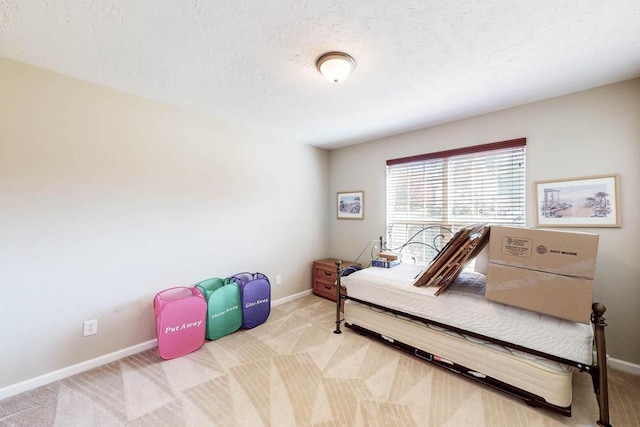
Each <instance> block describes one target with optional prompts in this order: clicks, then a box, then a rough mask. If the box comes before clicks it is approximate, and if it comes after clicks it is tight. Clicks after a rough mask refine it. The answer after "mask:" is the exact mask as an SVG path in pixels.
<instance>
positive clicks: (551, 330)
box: [341, 263, 593, 365]
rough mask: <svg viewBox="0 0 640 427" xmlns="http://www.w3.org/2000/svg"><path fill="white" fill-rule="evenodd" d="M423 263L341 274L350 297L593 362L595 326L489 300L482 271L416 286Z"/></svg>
mask: <svg viewBox="0 0 640 427" xmlns="http://www.w3.org/2000/svg"><path fill="white" fill-rule="evenodd" d="M423 269H424V267H423V266H419V265H414V264H404V263H402V264H400V265H397V266H395V267H392V268H380V267H370V268H365V269H362V270H359V271H357V272H355V273H352V274H350V275H348V276H345V277H343V278H341V284H342V286H344V287H346V289H347V295H348V296H349V297H350V298H356V299H359V300H362V301H366V302H371V303H374V304H377V305H380V306H383V307H387V308H390V309H393V310H396V311H399V312H403V313H408V314H411V315H414V316H418V317H422V318H425V319H428V320H432V321H435V322H439V323H442V324H446V325H449V326H453V327H456V328H459V329H463V330H465V331H469V332H473V333H476V334H480V335H483V336H486V337H490V338H493V339H497V340H500V341H504V342H507V343H512V344H515V345H517V346H521V347H524V348H527V349H532V350H536V351H539V352H542V353H545V354H549V355H553V356H556V357H559V358H563V359H567V360H568V361H573V362H576V363H581V364H585V365H591V364H592V360H593V344H592V343H593V329H592V327H591V326H590V325H585V324H582V323H576V322H571V321H568V320H563V319H559V318H556V317H551V316H547V315H544V314H539V313H535V312H532V311H529V310H524V309H520V308H517V307H511V306H507V305H504V304H500V303H496V302H493V301H489V300H486V299H484V297H483V294H484V293H483V290H482V288H481V286H477V283H478V279H479V278H484V276H483V275H481V274H479V273H470V274H464V275H461V277H462V279H463V280H462V281H461V282H460V283H457V284H456V285H455V286H454V285H452V287H450V289H449V290H447V292H445V293H443V294H441V295H439V296H435V295H434V293H435V291H436V290H437V289H436V288H433V287H416V286H413V283H414V282H415V280H416V279H417V278H418V276H419V275H420V273H421V272H422V270H423Z"/></svg>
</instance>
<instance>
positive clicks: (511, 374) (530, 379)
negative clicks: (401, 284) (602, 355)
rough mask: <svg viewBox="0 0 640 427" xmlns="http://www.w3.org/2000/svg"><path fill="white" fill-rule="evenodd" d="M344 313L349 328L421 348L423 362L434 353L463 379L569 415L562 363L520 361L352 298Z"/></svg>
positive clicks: (568, 378) (567, 374) (568, 380)
mask: <svg viewBox="0 0 640 427" xmlns="http://www.w3.org/2000/svg"><path fill="white" fill-rule="evenodd" d="M344 313H345V314H344V315H345V318H344V320H345V325H347V326H349V327H352V328H353V327H354V326H355V328H354V329H356V330H358V329H359V328H364V329H365V330H367V331H370V332H373V334H374V335H375V334H380V335H381V338H383V339H384V340H385V341H387V342H388V343H390V344H394V345H396V346H400V347H403V346H404V347H410V348H415V349H418V350H421V351H423V352H425V353H427V355H422V357H423V358H430V357H431V355H437V356H439V357H437V359H440V360H441V363H439V364H440V365H445V367H449V368H452V367H453V368H455V369H454V370H456V372H459V371H460V370H463V371H466V370H469V371H471V372H469V373H467V375H466V376H467V377H470V378H472V379H475V380H478V381H480V382H483V383H485V384H488V385H490V386H496V387H498V388H500V389H501V390H503V391H505V390H504V389H505V387H507V388H513V390H512V391H511V392H512V394H517V395H518V397H520V398H524V399H525V400H526V401H527V402H528V403H530V404H532V405H537V406H538V405H544V406H549V407H550V408H551V409H554V410H556V411H557V412H561V413H563V414H565V415H569V414H570V406H571V400H572V386H571V384H572V375H573V368H571V367H569V366H567V365H563V364H560V363H556V362H549V361H544V360H532V359H531V358H530V357H522V356H520V355H516V354H514V352H511V351H508V350H506V349H504V348H500V346H496V345H492V344H486V343H480V342H479V341H478V342H473V341H470V338H469V337H467V338H465V337H463V336H461V335H459V334H455V333H450V332H446V331H440V330H435V329H433V328H431V327H429V326H427V325H426V324H424V323H421V322H417V321H415V320H411V319H409V318H404V317H401V316H398V315H396V314H393V313H391V312H386V311H381V310H379V309H372V308H370V307H369V306H366V305H363V304H360V303H357V302H355V301H352V300H347V301H346V306H345V310H344ZM405 350H406V348H405ZM416 355H417V356H420V354H419V353H416ZM454 364H455V365H454ZM446 365H450V366H446ZM461 368H466V369H461ZM463 373H465V372H463ZM485 376H486V377H485ZM500 383H504V384H500Z"/></svg>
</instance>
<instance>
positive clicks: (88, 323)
mask: <svg viewBox="0 0 640 427" xmlns="http://www.w3.org/2000/svg"><path fill="white" fill-rule="evenodd" d="M97 333H98V319H92V320H85V321H84V336H85V337H87V336H89V335H95V334H97Z"/></svg>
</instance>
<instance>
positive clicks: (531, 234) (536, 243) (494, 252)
mask: <svg viewBox="0 0 640 427" xmlns="http://www.w3.org/2000/svg"><path fill="white" fill-rule="evenodd" d="M597 252H598V235H597V234H592V233H576V232H568V231H556V230H538V229H529V228H514V227H491V233H490V237H489V264H488V267H487V287H486V291H485V298H487V299H489V300H492V301H496V302H500V303H503V304H507V305H512V306H516V307H521V308H525V309H528V310H531V311H535V312H538V313H543V314H548V315H551V316H555V317H559V318H562V319H567V320H572V321H575V322H581V323H587V324H588V323H589V322H590V318H591V304H592V300H593V278H594V276H595V268H596V257H597Z"/></svg>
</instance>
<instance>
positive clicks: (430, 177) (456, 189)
mask: <svg viewBox="0 0 640 427" xmlns="http://www.w3.org/2000/svg"><path fill="white" fill-rule="evenodd" d="M525 148H526V139H524V138H522V139H517V140H510V141H502V142H497V143H493V144H485V145H479V146H475V147H467V148H462V149H458V150H449V151H443V152H438V153H431V154H425V155H421V156H413V157H406V158H402V159H393V160H388V161H387V247H389V248H391V249H394V248H398V247H400V246H401V245H403V244H404V243H405V242H406V241H407V240H409V239H410V238H411V237H412V236H413V235H414V234H416V233H418V232H419V231H420V230H422V229H423V228H424V227H426V226H428V225H436V226H437V227H434V228H433V229H430V230H429V231H428V232H426V233H420V234H419V236H417V240H419V241H420V242H422V245H420V244H414V245H410V246H408V247H407V248H405V249H404V250H403V257H404V258H409V259H412V258H415V261H416V262H417V263H419V264H425V265H426V264H427V263H428V262H429V261H430V260H431V259H432V258H433V257H434V256H435V251H434V249H433V248H429V246H434V245H435V246H441V242H438V241H437V239H438V237H437V236H438V235H439V234H444V235H445V236H446V237H450V233H449V232H448V231H444V232H443V230H441V229H440V228H439V227H443V228H444V229H446V230H452V231H453V232H455V231H457V230H458V229H460V228H461V227H464V226H468V225H471V224H476V223H488V224H495V225H499V224H503V225H507V224H510V225H524V214H525ZM434 239H436V241H435V242H434Z"/></svg>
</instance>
